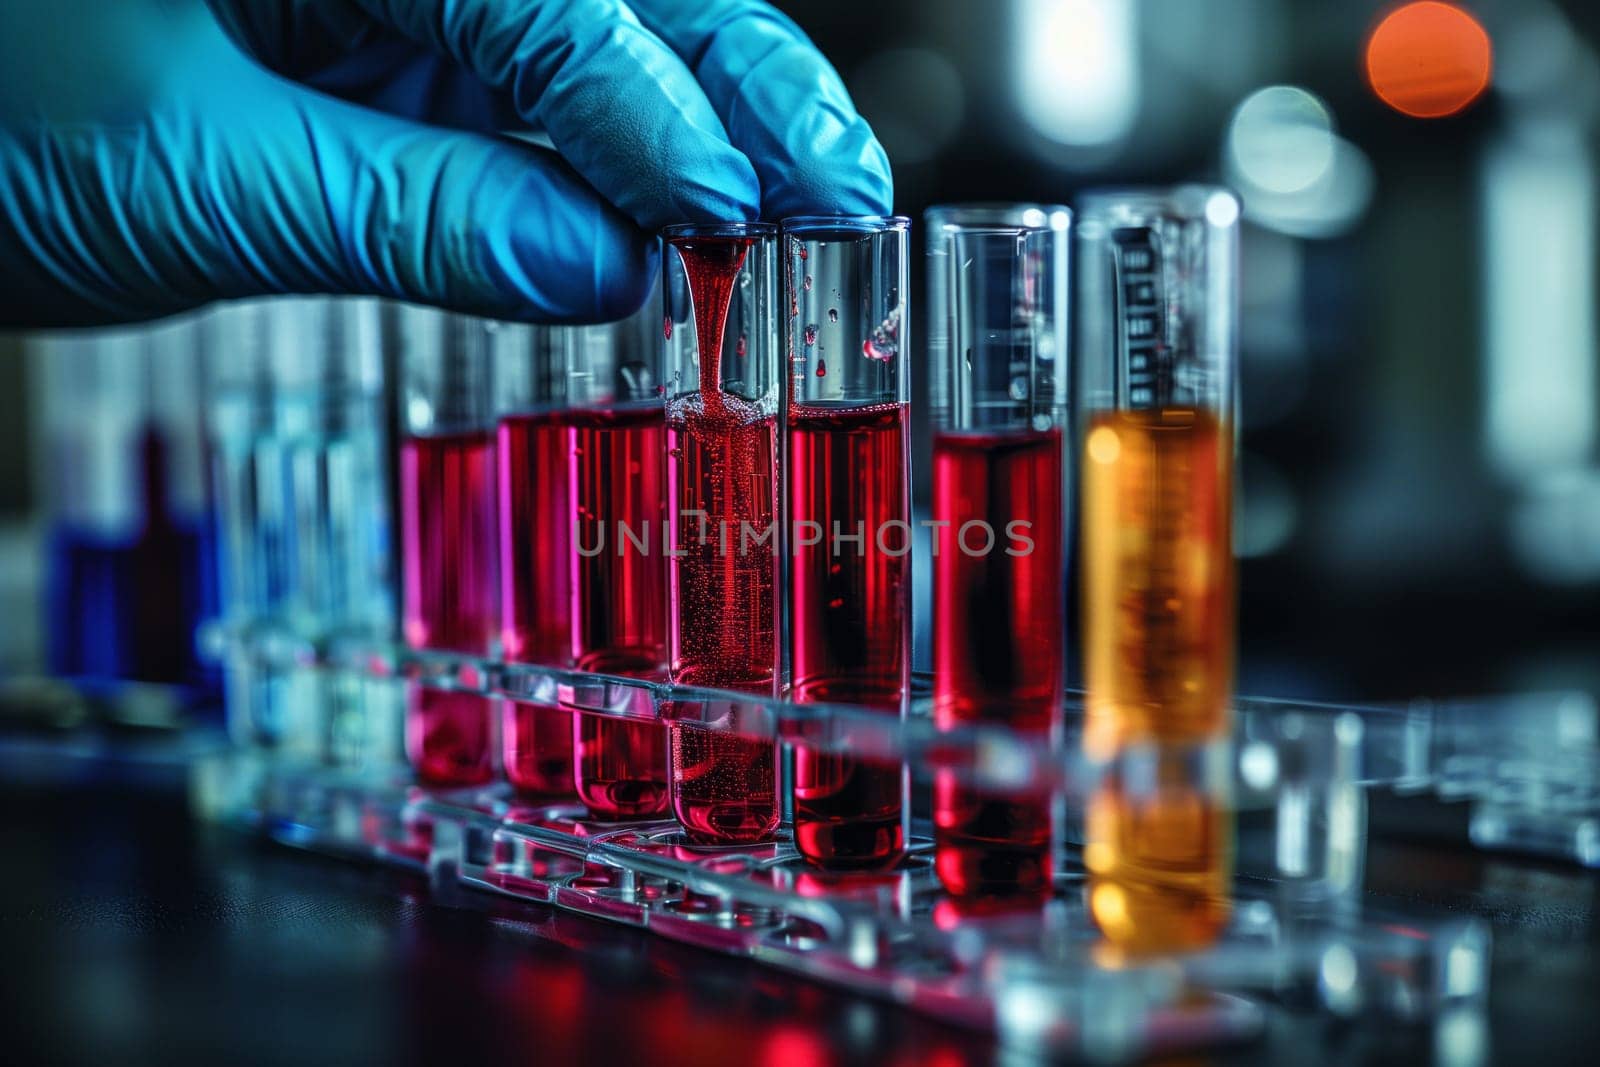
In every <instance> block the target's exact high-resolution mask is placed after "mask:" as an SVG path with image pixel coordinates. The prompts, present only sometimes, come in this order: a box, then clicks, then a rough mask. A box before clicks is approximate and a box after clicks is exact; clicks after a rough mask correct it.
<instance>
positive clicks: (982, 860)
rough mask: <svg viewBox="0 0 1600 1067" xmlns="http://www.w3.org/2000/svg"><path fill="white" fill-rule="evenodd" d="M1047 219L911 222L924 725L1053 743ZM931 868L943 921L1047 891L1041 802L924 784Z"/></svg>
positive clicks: (1054, 575) (944, 213) (1001, 211)
mask: <svg viewBox="0 0 1600 1067" xmlns="http://www.w3.org/2000/svg"><path fill="white" fill-rule="evenodd" d="M1070 220H1071V215H1070V213H1069V212H1068V211H1067V209H1066V208H1063V207H1059V206H1053V205H1032V204H997V205H972V206H956V207H936V208H933V209H930V210H929V212H928V214H927V220H926V225H927V232H928V293H929V304H930V315H929V334H930V338H931V341H930V344H929V353H930V359H931V362H932V364H933V373H934V378H933V383H932V384H933V388H932V401H933V410H932V424H933V529H932V531H931V533H932V536H933V544H932V553H931V554H932V557H933V614H934V620H933V622H934V664H933V667H934V717H935V725H936V726H937V727H939V728H941V729H954V728H957V727H960V726H963V725H968V724H975V723H982V724H992V725H1002V726H1006V727H1009V728H1010V729H1012V730H1015V731H1017V732H1018V733H1021V734H1024V735H1027V736H1029V737H1037V738H1038V740H1039V742H1040V743H1041V744H1042V743H1049V742H1050V741H1051V740H1052V739H1053V738H1054V737H1055V736H1056V735H1057V733H1058V732H1059V728H1060V721H1061V712H1062V697H1063V683H1064V680H1065V678H1064V669H1063V667H1064V658H1065V639H1066V627H1065V623H1064V621H1063V620H1064V618H1065V614H1066V613H1065V610H1064V609H1065V572H1064V568H1063V561H1064V550H1063V545H1064V538H1063V533H1064V530H1065V512H1066V507H1067V500H1068V495H1067V492H1066V465H1065V463H1064V451H1063V448H1064V445H1063V442H1064V439H1065V434H1066V427H1067V419H1068V409H1067V394H1068V384H1069V382H1068V372H1067V356H1068V341H1069V338H1068V334H1067V306H1068V288H1067V257H1068V234H1067V229H1068V226H1069V224H1070ZM933 817H934V840H935V854H934V865H935V868H936V869H937V872H938V875H939V879H940V881H941V882H942V883H943V885H944V888H945V890H946V892H948V893H949V894H950V895H951V896H952V897H953V898H954V899H955V900H956V901H957V902H958V904H961V905H968V906H972V907H978V906H987V905H989V904H997V905H1003V906H1008V907H1009V906H1025V905H1028V904H1031V903H1034V902H1037V901H1040V900H1042V899H1043V898H1044V897H1046V896H1048V895H1049V893H1050V890H1051V878H1052V855H1051V853H1052V847H1053V841H1054V833H1053V829H1054V828H1053V819H1052V815H1051V799H1050V795H1049V793H1048V792H1039V793H1032V792H1020V793H1010V794H994V793H987V792H984V791H981V790H975V789H973V788H971V787H969V786H966V785H963V784H961V783H960V782H959V781H957V780H955V779H954V777H953V776H952V775H951V774H950V773H949V772H941V773H939V774H937V775H936V776H935V779H934V800H933Z"/></svg>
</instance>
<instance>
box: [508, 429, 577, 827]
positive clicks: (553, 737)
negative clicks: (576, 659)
mask: <svg viewBox="0 0 1600 1067" xmlns="http://www.w3.org/2000/svg"><path fill="white" fill-rule="evenodd" d="M563 416H564V413H563V412H537V413H531V414H519V415H508V416H506V417H504V418H502V419H501V420H500V427H499V431H498V435H499V439H498V445H499V479H498V480H499V491H500V538H499V544H500V604H501V625H500V641H501V645H502V648H503V649H504V654H505V657H506V659H507V660H508V661H510V662H512V663H536V664H542V665H547V666H554V667H566V666H570V665H571V664H572V559H571V541H572V509H571V502H570V501H571V498H570V486H569V480H568V471H567V467H568V464H569V462H570V455H571V452H572V445H571V435H570V432H569V430H568V429H567V426H566V423H565V421H564V418H563ZM501 742H502V752H501V755H502V759H503V761H504V763H505V768H506V778H507V779H508V780H509V781H510V782H511V784H512V785H513V786H515V787H516V789H517V791H518V792H519V793H521V794H523V795H525V796H530V797H541V798H552V799H553V798H557V797H564V796H570V795H572V792H573V780H572V713H571V712H570V711H568V710H566V709H564V708H559V707H546V706H544V705H540V704H530V703H526V702H523V701H507V702H506V703H505V705H504V708H503V711H502V721H501Z"/></svg>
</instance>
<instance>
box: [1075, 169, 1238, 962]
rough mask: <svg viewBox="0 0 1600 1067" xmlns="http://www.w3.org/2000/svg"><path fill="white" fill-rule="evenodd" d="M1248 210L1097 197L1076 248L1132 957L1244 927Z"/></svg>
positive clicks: (1092, 558) (1088, 659)
mask: <svg viewBox="0 0 1600 1067" xmlns="http://www.w3.org/2000/svg"><path fill="white" fill-rule="evenodd" d="M1238 220H1239V203H1238V200H1237V199H1235V198H1234V196H1233V194H1232V193H1230V192H1228V191H1227V190H1225V189H1219V188H1215V187H1209V186H1198V185H1196V186H1181V187H1178V188H1174V189H1144V190H1123V191H1114V192H1105V193H1097V194H1091V195H1089V196H1086V197H1085V198H1084V200H1083V203H1082V212H1081V213H1080V216H1079V226H1078V230H1077V239H1076V251H1077V262H1078V264H1079V275H1078V292H1079V302H1078V308H1079V313H1078V315H1077V318H1076V329H1077V332H1078V337H1077V340H1078V343H1077V351H1078V352H1079V353H1080V358H1081V362H1080V371H1079V380H1080V386H1081V388H1080V391H1079V398H1080V402H1081V406H1082V408H1083V410H1084V412H1085V416H1086V417H1085V419H1084V420H1083V429H1082V446H1081V447H1082V460H1081V463H1082V466H1081V470H1082V472H1083V493H1082V499H1083V517H1082V518H1083V525H1082V546H1083V565H1082V573H1083V582H1082V584H1083V642H1082V644H1083V649H1084V675H1085V682H1086V687H1087V701H1086V715H1085V722H1084V734H1083V746H1084V753H1085V755H1086V756H1087V757H1088V758H1089V760H1090V761H1092V762H1093V763H1094V764H1095V765H1097V766H1098V767H1099V768H1100V783H1099V784H1098V786H1097V787H1096V789H1095V790H1094V792H1093V794H1092V795H1091V796H1090V798H1089V800H1088V803H1087V805H1086V809H1085V812H1084V841H1085V845H1084V853H1083V854H1084V866H1085V867H1086V868H1087V869H1088V875H1089V877H1088V901H1089V906H1090V913H1091V914H1092V915H1093V916H1094V919H1095V922H1096V923H1097V924H1098V926H1099V927H1100V931H1101V933H1102V934H1103V935H1104V936H1105V937H1106V939H1107V940H1108V941H1109V942H1111V943H1112V944H1113V945H1115V946H1117V947H1118V948H1120V949H1122V950H1124V951H1127V952H1130V953H1144V952H1175V951H1183V950H1186V949H1194V948H1199V947H1202V946H1204V945H1207V944H1210V943H1211V942H1212V941H1214V940H1215V939H1216V937H1217V935H1218V934H1219V933H1220V932H1221V931H1222V929H1223V928H1224V927H1225V926H1226V924H1227V921H1228V916H1229V914H1230V899H1229V889H1230V885H1231V881H1232V872H1233V866H1232V841H1233V827H1232V815H1231V805H1230V803H1229V799H1228V794H1227V784H1228V781H1229V777H1230V776H1229V774H1228V773H1227V769H1226V768H1227V765H1228V764H1227V759H1226V752H1225V747H1226V744H1227V741H1228V737H1229V732H1230V731H1229V726H1230V722H1231V717H1232V716H1231V711H1232V684H1233V657H1234V562H1233V551H1232V537H1231V527H1232V515H1233V494H1232V485H1233V441H1234V428H1233V410H1234V392H1235V382H1236V378H1237V373H1236V367H1237V362H1238V360H1237V333H1236V329H1237V326H1236V323H1237V318H1238V313H1237V305H1236V302H1237V298H1238V297H1237V293H1238V250H1237V243H1238Z"/></svg>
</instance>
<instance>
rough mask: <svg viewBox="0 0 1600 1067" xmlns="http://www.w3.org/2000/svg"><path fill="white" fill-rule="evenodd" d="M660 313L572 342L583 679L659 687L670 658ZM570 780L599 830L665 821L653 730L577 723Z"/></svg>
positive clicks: (575, 616)
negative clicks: (639, 681) (600, 677)
mask: <svg viewBox="0 0 1600 1067" xmlns="http://www.w3.org/2000/svg"><path fill="white" fill-rule="evenodd" d="M660 309H661V303H660V301H659V300H650V301H647V302H646V303H645V305H644V306H643V307H642V308H641V309H640V311H639V312H638V313H637V314H635V315H633V316H632V317H631V318H628V319H625V320H623V321H621V322H616V323H608V324H604V325H599V326H581V327H575V328H573V329H572V330H571V332H570V335H569V336H570V345H569V351H570V352H571V355H570V357H569V359H570V365H571V366H572V367H573V371H574V373H573V375H572V378H571V382H572V396H571V401H572V408H571V413H570V418H569V422H570V426H571V430H570V432H571V453H572V464H571V499H572V519H571V522H572V524H573V525H572V531H573V533H572V536H573V538H574V542H575V543H574V546H573V547H574V553H573V557H572V564H573V571H572V593H573V597H572V653H573V656H574V657H575V659H576V662H577V666H578V667H579V668H580V669H582V670H586V671H595V672H598V673H602V674H614V675H621V676H624V677H630V678H644V679H660V678H662V677H663V676H664V675H665V667H666V651H667V648H666V646H667V559H666V556H665V555H664V553H663V536H662V535H663V531H664V529H665V525H666V518H667V514H666V512H667V493H666V470H665V467H664V465H663V463H662V457H663V456H664V455H666V451H667V442H666V436H667V425H666V407H665V404H664V402H663V391H664V387H663V380H664V377H665V376H664V375H663V373H662V370H661V357H662V346H661V344H660V343H659V341H658V340H657V338H658V337H659V334H658V332H657V331H658V330H660V329H661V322H660V319H659V316H660V313H661V311H660ZM572 746H573V754H574V763H573V777H574V780H575V782H576V785H577V790H578V797H579V799H580V800H582V801H583V803H584V806H585V807H586V808H587V809H588V811H589V814H590V815H591V816H592V817H594V818H596V819H599V820H602V821H606V820H615V819H641V818H651V817H654V816H659V815H664V814H665V813H666V811H667V734H666V730H665V729H664V728H663V727H662V725H661V724H660V723H659V722H653V721H644V720H635V719H622V718H617V717H614V716H607V715H598V714H584V713H580V714H578V715H576V716H575V717H574V719H573V723H572Z"/></svg>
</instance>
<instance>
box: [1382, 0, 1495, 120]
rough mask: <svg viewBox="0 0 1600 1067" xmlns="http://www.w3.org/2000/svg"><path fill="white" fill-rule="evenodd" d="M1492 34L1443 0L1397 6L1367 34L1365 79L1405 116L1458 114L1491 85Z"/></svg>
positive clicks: (1425, 116)
mask: <svg viewBox="0 0 1600 1067" xmlns="http://www.w3.org/2000/svg"><path fill="white" fill-rule="evenodd" d="M1492 51H1493V50H1492V48H1491V46H1490V43H1489V34H1488V33H1487V32H1486V31H1485V30H1484V28H1483V26H1482V24H1481V23H1479V22H1478V20H1477V19H1475V18H1473V17H1472V15H1471V14H1469V13H1468V12H1466V11H1464V10H1462V9H1461V8H1459V7H1456V6H1455V5H1454V4H1446V3H1441V2H1440V0H1418V2H1416V3H1410V4H1405V5H1404V6H1402V7H1399V8H1396V9H1395V10H1394V11H1391V12H1390V13H1389V14H1388V15H1387V16H1385V17H1384V19H1383V21H1382V22H1380V23H1378V27H1377V29H1375V30H1373V31H1372V36H1371V37H1370V38H1368V39H1367V81H1368V82H1369V83H1370V84H1371V85H1372V91H1373V92H1375V93H1377V94H1378V97H1379V99H1381V100H1382V101H1383V102H1384V103H1386V104H1388V105H1389V106H1390V107H1392V108H1394V109H1395V110H1396V111H1398V112H1400V113H1401V114H1403V115H1410V116H1412V117H1413V118H1423V119H1433V118H1442V117H1444V116H1446V115H1454V114H1455V113H1457V112H1458V111H1460V110H1462V109H1463V108H1465V107H1466V106H1467V105H1468V104H1470V103H1472V102H1473V101H1474V100H1476V99H1477V98H1478V97H1479V96H1480V95H1481V94H1482V93H1483V90H1484V89H1485V88H1486V87H1487V86H1488V84H1489V75H1490V72H1491V69H1492V67H1493V58H1492Z"/></svg>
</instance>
